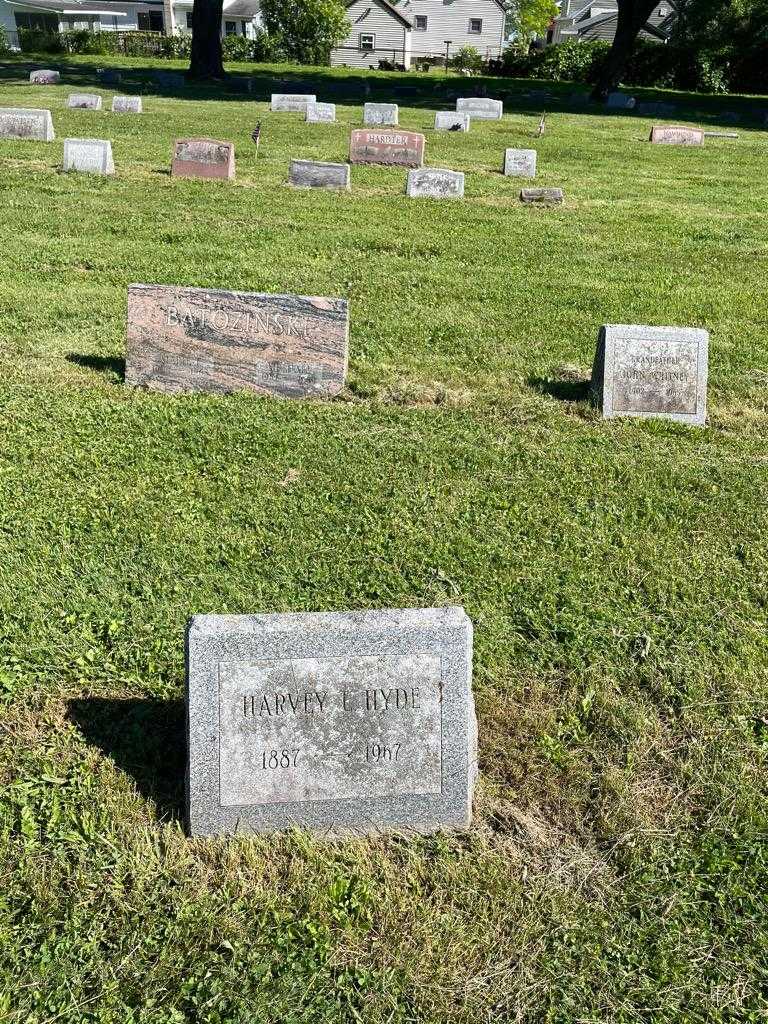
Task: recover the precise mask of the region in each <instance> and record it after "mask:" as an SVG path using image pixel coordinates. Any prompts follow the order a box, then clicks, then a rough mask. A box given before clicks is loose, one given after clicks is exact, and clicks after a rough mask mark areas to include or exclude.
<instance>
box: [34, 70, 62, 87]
mask: <svg viewBox="0 0 768 1024" xmlns="http://www.w3.org/2000/svg"><path fill="white" fill-rule="evenodd" d="M29 80H30V82H32V84H33V85H57V84H58V83H59V82H60V81H61V74H60V73H59V72H58V71H52V70H51V69H50V68H41V69H40V70H39V71H30V73H29Z"/></svg>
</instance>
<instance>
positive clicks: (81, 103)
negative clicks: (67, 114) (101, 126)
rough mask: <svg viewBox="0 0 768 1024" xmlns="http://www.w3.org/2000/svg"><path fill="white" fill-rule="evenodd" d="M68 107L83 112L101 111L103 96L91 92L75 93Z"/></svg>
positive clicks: (70, 98)
mask: <svg viewBox="0 0 768 1024" xmlns="http://www.w3.org/2000/svg"><path fill="white" fill-rule="evenodd" d="M67 106H68V107H72V108H77V109H81V110H101V96H97V95H96V93H91V92H73V93H71V95H70V97H69V99H68V100H67Z"/></svg>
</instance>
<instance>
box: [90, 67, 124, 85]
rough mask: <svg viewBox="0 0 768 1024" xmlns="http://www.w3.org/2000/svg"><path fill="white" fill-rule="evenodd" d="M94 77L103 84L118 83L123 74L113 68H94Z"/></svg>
mask: <svg viewBox="0 0 768 1024" xmlns="http://www.w3.org/2000/svg"><path fill="white" fill-rule="evenodd" d="M96 77H97V78H98V80H99V81H100V82H101V83H102V84H103V85H120V83H121V82H122V80H123V76H122V75H121V74H120V72H119V71H115V70H114V69H113V68H96Z"/></svg>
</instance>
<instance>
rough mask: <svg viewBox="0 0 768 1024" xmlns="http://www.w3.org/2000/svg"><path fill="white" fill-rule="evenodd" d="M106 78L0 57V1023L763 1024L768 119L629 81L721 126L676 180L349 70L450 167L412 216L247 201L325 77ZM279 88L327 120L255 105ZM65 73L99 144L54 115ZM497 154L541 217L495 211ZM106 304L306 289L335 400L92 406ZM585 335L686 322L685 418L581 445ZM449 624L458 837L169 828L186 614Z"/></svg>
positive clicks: (336, 87)
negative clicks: (693, 367)
mask: <svg viewBox="0 0 768 1024" xmlns="http://www.w3.org/2000/svg"><path fill="white" fill-rule="evenodd" d="M109 63H110V61H109V60H108V59H107V58H102V57H91V58H78V59H75V58H66V59H64V58H62V59H57V58H55V57H49V58H44V59H42V60H38V61H36V62H35V64H36V66H48V65H50V66H53V67H62V68H63V69H64V70H65V74H64V75H63V83H62V84H61V85H60V86H57V87H50V86H48V87H41V86H31V85H29V83H28V82H27V81H26V79H27V78H28V70H29V66H30V64H31V62H30V61H28V60H26V61H22V60H17V61H16V60H12V61H9V62H6V64H5V65H4V66H3V67H2V68H0V105H1V106H28V107H49V108H50V109H51V110H52V112H53V118H54V124H55V128H56V133H57V138H56V141H55V142H54V143H50V144H44V143H23V142H11V141H2V140H0V226H1V228H2V263H1V264H0V266H1V268H2V273H1V275H0V570H1V571H0V639H1V642H0V702H1V705H2V712H1V713H0V736H1V737H2V739H1V740H0V785H1V786H2V791H1V794H2V795H1V799H0V812H1V813H0V858H2V860H1V863H2V880H1V881H0V950H1V952H0V1021H3V1022H5V1021H7V1022H13V1024H22V1022H24V1024H28V1022H31V1024H53V1022H54V1021H55V1022H57V1024H64V1022H66V1024H75V1022H77V1024H79V1022H93V1024H185V1022H188V1024H224V1022H226V1024H272V1022H281V1024H285V1022H289V1024H307V1022H309V1024H336V1022H344V1024H346V1022H349V1024H352V1022H360V1021H365V1022H366V1024H369V1022H371V1024H385V1022H386V1024H412V1022H428V1024H448V1022H450V1024H480V1022H487V1021H494V1022H497V1021H512V1022H526V1024H528V1022H530V1024H541V1022H550V1024H571V1022H584V1024H586V1022H590V1024H594V1022H606V1024H607V1022H620V1024H637V1022H643V1024H658V1022H665V1024H666V1022H669V1024H672V1022H675V1024H677V1022H682V1021H684V1022H686V1024H687V1022H696V1024H710V1022H720V1024H725V1022H732V1021H749V1022H759V1021H763V1020H765V1019H766V1017H765V1007H766V992H767V991H768V971H767V967H766V963H767V959H766V958H767V955H768V923H767V920H768V919H767V918H766V909H767V908H766V892H768V863H767V861H768V853H767V852H766V818H767V817H768V816H767V815H766V797H767V796H768V794H767V793H766V776H765V772H766V760H767V759H768V646H767V644H766V625H767V624H768V622H767V620H768V614H767V612H768V597H767V595H768V550H767V543H766V538H767V537H768V487H767V484H768V480H767V477H768V399H767V396H768V315H767V314H766V274H767V272H768V218H767V216H766V210H767V209H768V179H767V178H766V167H767V166H768V133H766V132H765V131H763V130H760V128H759V123H760V122H759V121H758V119H757V114H756V113H755V108H757V107H759V106H760V105H761V103H763V105H764V106H765V107H767V108H768V101H760V100H750V99H748V98H736V99H734V98H733V97H730V98H727V99H722V98H717V99H714V98H700V97H696V96H684V95H682V94H676V95H671V94H670V95H667V96H666V97H664V98H666V99H671V100H673V101H674V102H677V103H680V104H681V106H682V109H681V113H680V116H679V117H676V118H675V119H674V121H675V122H677V121H680V122H681V123H691V124H702V123H703V124H705V125H707V126H719V127H720V128H721V129H723V130H736V131H738V133H739V138H738V139H737V140H725V139H709V140H707V141H706V143H705V145H704V146H703V147H701V148H694V149H686V148H677V147H664V146H650V145H648V144H647V142H646V141H645V140H646V139H647V136H648V132H649V130H650V126H651V123H652V121H651V120H649V119H647V118H641V117H638V116H633V115H611V114H608V113H607V112H605V111H604V110H602V109H597V108H592V107H577V106H576V105H575V104H574V105H572V104H571V101H570V100H568V99H567V97H568V95H569V94H570V93H571V92H572V91H573V87H570V86H568V87H564V86H553V87H551V88H552V91H553V93H554V94H555V98H554V99H551V100H546V101H542V100H540V99H537V98H535V97H534V98H531V97H526V96H525V95H524V92H525V91H526V90H528V89H531V88H533V89H546V88H548V86H547V85H546V84H544V83H540V82H539V83H521V82H512V81H503V82H502V81H500V82H498V83H486V85H487V87H488V89H489V91H491V92H493V91H494V90H496V89H498V90H500V91H502V92H503V93H504V94H505V96H506V100H505V102H506V110H507V112H508V113H507V115H506V116H505V118H504V120H503V121H502V122H485V123H482V122H477V123H475V124H473V127H472V131H471V132H470V133H469V134H466V135H465V134H448V133H445V134H436V133H434V132H433V131H432V130H431V125H432V123H433V120H434V111H435V110H436V109H441V108H446V107H448V106H450V105H451V104H452V101H451V100H450V99H449V98H447V97H446V95H445V92H446V90H451V91H454V92H461V91H464V90H474V88H475V87H476V84H477V83H474V82H466V83H465V82H462V81H460V80H458V79H455V78H451V79H448V80H446V79H444V78H443V77H442V76H434V75H430V76H417V75H411V76H409V75H405V76H404V75H383V74H382V75H371V76H369V79H368V83H369V86H370V95H371V97H372V98H374V99H378V98H381V99H394V100H395V101H396V102H399V103H400V108H401V123H402V124H403V125H404V126H405V127H407V128H410V129H415V130H418V131H424V132H425V134H426V136H427V147H426V154H427V163H428V164H430V165H433V166H437V167H450V168H454V169H456V170H461V171H464V172H465V173H466V199H465V200H464V201H463V202H460V203H450V204H449V203H439V202H430V201H427V200H424V201H414V200H407V199H406V198H405V196H404V195H403V192H404V183H405V172H404V171H402V170H397V169H384V168H373V167H354V168H353V171H352V191H351V192H350V193H348V194H340V195H339V194H331V193H323V192H320V191H306V192H305V191H293V190H291V189H289V188H288V187H287V186H286V178H287V171H288V162H289V159H290V158H291V157H307V158H317V159H321V160H343V159H345V158H346V153H347V145H348V136H349V130H350V127H351V126H353V125H359V123H360V122H361V105H362V102H363V100H364V99H365V98H366V90H365V88H364V86H365V81H366V80H365V79H364V77H363V76H362V75H360V74H359V73H357V72H354V73H353V72H345V71H343V70H340V71H329V70H328V69H320V70H302V69H298V68H288V69H286V68H272V69H251V70H255V74H256V88H257V92H256V93H255V94H254V95H252V96H249V95H244V94H236V93H234V92H232V91H225V92H221V91H217V90H215V89H208V88H205V89H195V88H190V89H189V90H188V91H187V92H185V93H183V94H179V95H176V96H172V95H163V96H161V95H157V94H155V93H154V92H153V91H152V87H151V86H150V84H149V78H148V75H147V74H146V72H147V70H148V69H151V68H152V67H157V68H159V69H167V68H168V67H169V66H171V65H169V63H168V62H162V63H159V62H158V63H157V64H156V65H152V64H151V62H149V61H131V62H128V61H122V62H121V61H114V60H113V61H112V62H111V63H112V64H122V65H123V66H125V67H128V65H129V64H130V65H131V67H132V69H133V70H132V72H130V73H129V74H128V75H127V76H126V83H125V85H124V86H121V87H119V88H109V89H104V88H101V87H99V86H98V85H97V83H96V80H95V69H96V67H98V66H105V65H107V64H109ZM238 70H239V71H243V73H245V71H247V70H248V69H238ZM280 83H283V84H286V85H287V84H288V83H290V84H291V86H292V88H293V90H295V91H302V90H305V91H313V92H315V91H316V92H317V93H318V97H319V98H320V99H328V100H330V101H332V102H336V103H337V104H338V118H339V122H338V123H337V124H336V125H307V124H305V123H304V122H303V120H302V119H301V117H300V116H297V115H290V114H271V113H270V112H269V110H268V107H267V106H266V105H265V103H264V102H263V98H264V97H265V96H266V95H267V94H268V92H269V91H270V90H271V88H272V87H273V86H274V87H277V86H278V84H280ZM84 85H88V86H89V87H90V88H91V89H92V90H93V91H98V92H100V93H102V95H104V97H105V103H104V107H105V110H104V111H103V112H93V111H85V110H68V109H67V108H66V100H67V96H68V94H69V92H71V91H75V89H82V87H83V86H84ZM403 89H406V90H414V91H410V92H403V91H402V90H403ZM397 90H400V92H399V93H398V91H397ZM115 92H142V93H143V95H144V109H145V113H144V114H143V115H142V116H130V115H122V116H121V115H113V114H111V113H110V112H109V106H110V101H111V97H112V95H114V93H115ZM654 95H658V96H659V97H661V94H654ZM542 106H546V108H547V110H548V116H547V129H546V133H545V135H544V136H543V137H542V138H541V139H535V138H534V137H533V133H534V131H535V128H536V125H537V124H538V120H539V117H540V115H541V111H542ZM729 110H732V111H735V112H737V113H739V114H743V115H744V116H745V117H747V118H751V120H747V121H745V122H744V123H742V124H739V125H736V126H734V125H733V124H731V123H729V122H728V120H726V119H724V118H723V117H722V115H723V114H724V113H725V112H727V111H729ZM257 120H261V122H262V143H261V148H260V152H259V157H258V160H257V159H256V154H255V148H254V146H253V143H252V142H251V140H250V137H249V136H250V133H251V131H252V130H253V127H254V124H255V122H256V121H257ZM191 135H203V136H210V137H213V138H220V139H225V140H232V141H234V144H235V154H236V161H237V176H236V179H235V181H234V182H233V183H230V184H227V183H217V182H204V181H201V182H196V181H186V180H176V179H171V178H170V176H169V174H168V170H169V167H170V153H171V143H172V140H173V139H174V138H178V137H183V136H191ZM65 137H95V138H109V139H111V140H112V144H113V152H114V158H115V165H116V175H115V176H114V178H113V179H101V178H96V177H91V176H86V175H66V176H64V175H62V174H60V173H59V172H58V166H59V164H60V162H61V153H62V145H63V139H64V138H65ZM506 146H520V147H526V148H528V147H535V148H536V149H537V150H538V154H539V175H538V179H537V182H536V183H537V184H540V185H546V186H550V185H551V186H561V187H563V189H564V190H565V194H566V202H565V205H564V206H563V207H562V208H557V209H551V210H542V209H530V208H524V207H522V206H521V205H520V204H519V203H518V201H517V193H518V191H519V188H520V184H521V183H520V181H516V180H515V179H508V178H504V177H503V176H502V175H501V174H500V173H499V172H500V168H501V163H502V155H503V150H504V148H505V147H506ZM129 282H148V283H154V282H159V283H177V284H184V285H198V286H206V287H215V288H232V289H238V290H247V291H267V292H293V293H298V294H304V295H328V296H342V297H346V298H348V299H349V302H350V309H351V339H350V371H349V378H348V388H347V389H346V391H345V393H344V394H343V396H342V397H341V398H340V399H338V400H334V401H330V402H325V403H323V402H299V403H289V402H281V401H275V400H268V399H258V398H254V397H251V396H249V395H244V394H242V395H235V396H229V397H224V398H217V397H209V396H201V395H188V396H181V397H167V396H166V397H164V396H160V395H157V394H150V393H142V392H135V391H131V390H128V389H126V387H125V386H124V383H123V369H124V363H123V357H124V349H125V302H126V288H127V285H128V283H129ZM602 323H648V324H673V325H680V326H685V325H690V326H702V327H706V328H707V329H708V330H709V331H710V332H711V345H710V389H709V421H710V422H709V426H708V428H707V429H706V430H696V429H687V428H684V427H681V426H679V425H675V424H670V423H665V422H660V421H655V422H653V421H639V420H633V421H620V420H617V421H610V422H604V421H602V420H601V418H600V415H599V413H598V411H597V410H595V409H594V408H593V407H592V406H591V404H590V402H589V400H588V395H587V388H586V384H585V382H586V380H587V379H588V376H589V367H590V364H591V360H592V355H593V352H594V345H595V341H596V337H597V331H598V328H599V326H600V325H601V324H602ZM446 603H449V604H463V605H464V606H465V608H466V609H467V612H468V613H469V615H470V616H471V617H472V619H473V622H474V624H475V672H474V687H475V694H476V699H477V705H478V715H479V724H480V766H481V777H480V783H479V787H478V793H477V807H476V814H475V821H474V824H473V828H472V830H471V831H470V832H469V833H467V834H464V835H453V836H441V835H438V836H434V837H429V838H408V837H400V836H389V837H381V838H375V839H361V840H354V841H347V842H334V841H332V840H330V839H312V838H309V837H307V836H304V835H301V834H295V835H290V836H275V837H261V838H257V839H249V838H242V837H240V838H233V839H231V840H219V841H211V842H207V841H200V840H196V841H190V840H188V839H187V838H186V837H185V835H184V832H183V825H182V814H183V766H184V756H185V752H184V735H183V730H184V713H183V705H182V699H181V698H182V693H183V672H184V650H183V630H184V625H185V622H186V620H187V618H188V616H189V615H191V614H192V613H195V612H208V611H216V612H251V611H266V612H269V611H287V610H304V609H306V610H321V609H349V608H377V607H400V606H409V605H419V606H423V605H434V604H446Z"/></svg>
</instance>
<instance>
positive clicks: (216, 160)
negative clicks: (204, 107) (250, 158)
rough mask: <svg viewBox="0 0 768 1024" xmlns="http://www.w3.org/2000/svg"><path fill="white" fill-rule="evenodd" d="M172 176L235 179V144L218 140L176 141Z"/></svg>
mask: <svg viewBox="0 0 768 1024" xmlns="http://www.w3.org/2000/svg"><path fill="white" fill-rule="evenodd" d="M171 174H172V175H173V177H174V178H218V179H230V178H234V176H235V146H234V143H233V142H219V141H218V140H216V139H176V141H175V142H174V144H173V162H172V163H171Z"/></svg>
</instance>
